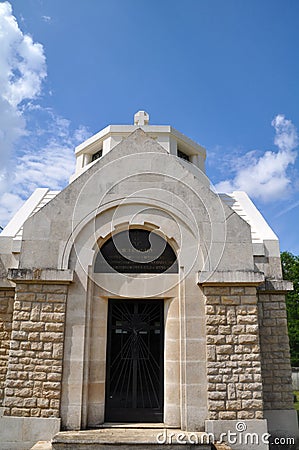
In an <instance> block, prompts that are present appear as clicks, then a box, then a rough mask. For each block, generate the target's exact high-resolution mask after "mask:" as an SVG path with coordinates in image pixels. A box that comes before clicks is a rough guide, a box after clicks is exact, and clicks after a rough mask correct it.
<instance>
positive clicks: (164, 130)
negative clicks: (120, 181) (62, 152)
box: [75, 125, 206, 158]
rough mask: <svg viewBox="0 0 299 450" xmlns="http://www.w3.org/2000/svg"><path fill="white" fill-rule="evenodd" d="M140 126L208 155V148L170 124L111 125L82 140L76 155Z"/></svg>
mask: <svg viewBox="0 0 299 450" xmlns="http://www.w3.org/2000/svg"><path fill="white" fill-rule="evenodd" d="M138 128H141V129H142V130H143V131H144V132H145V133H147V134H148V135H149V136H151V135H153V134H154V135H156V134H159V135H161V134H164V135H168V136H173V137H175V138H176V139H178V140H179V141H181V142H183V143H184V144H186V145H187V146H189V147H192V149H193V151H194V153H195V154H200V155H202V156H203V157H204V158H205V157H206V149H205V148H204V147H202V146H201V145H200V144H198V143H197V142H194V141H193V140H192V139H190V138H189V137H188V136H185V135H184V134H183V133H180V132H179V131H178V130H176V129H175V128H173V127H171V126H170V125H141V126H140V125H109V126H107V127H106V128H104V129H102V130H101V131H99V132H98V133H96V134H94V135H93V136H91V137H90V138H88V139H87V140H86V141H84V142H82V144H80V145H78V146H77V147H76V150H75V154H76V157H78V156H79V155H80V154H81V153H92V151H93V150H94V149H96V148H97V146H98V143H99V142H100V141H102V140H104V139H107V138H108V137H110V136H115V135H117V134H119V135H121V136H124V137H127V136H129V135H130V134H131V133H133V132H134V131H136V130H137V129H138Z"/></svg>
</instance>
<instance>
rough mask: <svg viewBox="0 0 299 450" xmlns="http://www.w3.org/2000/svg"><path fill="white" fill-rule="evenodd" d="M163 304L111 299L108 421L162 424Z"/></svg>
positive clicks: (161, 302)
mask: <svg viewBox="0 0 299 450" xmlns="http://www.w3.org/2000/svg"><path fill="white" fill-rule="evenodd" d="M163 323H164V319H163V301H160V300H109V309H108V340H107V360H106V361H107V370H106V412H105V420H106V422H162V421H163V347H164V333H163V331H164V326H163Z"/></svg>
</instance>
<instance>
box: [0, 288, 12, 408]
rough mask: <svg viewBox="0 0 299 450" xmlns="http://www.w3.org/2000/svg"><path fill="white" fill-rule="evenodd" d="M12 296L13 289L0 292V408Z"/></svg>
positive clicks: (5, 370)
mask: <svg viewBox="0 0 299 450" xmlns="http://www.w3.org/2000/svg"><path fill="white" fill-rule="evenodd" d="M14 296H15V291H14V289H11V290H8V289H5V290H0V406H2V405H3V397H4V385H5V379H6V372H7V361H8V354H9V345H10V335H11V323H12V311H13V302H14Z"/></svg>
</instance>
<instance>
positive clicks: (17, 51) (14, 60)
mask: <svg viewBox="0 0 299 450" xmlns="http://www.w3.org/2000/svg"><path fill="white" fill-rule="evenodd" d="M0 68H1V70H0V139H1V147H0V164H1V165H0V171H1V169H2V170H3V166H4V165H5V164H6V163H7V161H8V158H9V156H10V154H11V152H12V150H13V146H14V144H15V143H16V142H17V140H18V139H19V138H20V137H21V136H23V135H25V134H26V120H25V117H24V114H23V108H24V105H21V103H22V102H24V101H26V100H32V99H34V98H36V97H37V96H38V95H39V94H40V91H41V84H42V81H43V79H44V78H45V77H46V60H45V56H44V52H43V47H42V45H41V44H38V43H34V42H33V40H32V38H31V37H30V36H28V35H26V34H23V33H22V31H21V30H20V28H19V26H18V23H17V21H16V19H15V17H14V16H13V15H12V8H11V5H10V4H9V3H8V2H4V3H0Z"/></svg>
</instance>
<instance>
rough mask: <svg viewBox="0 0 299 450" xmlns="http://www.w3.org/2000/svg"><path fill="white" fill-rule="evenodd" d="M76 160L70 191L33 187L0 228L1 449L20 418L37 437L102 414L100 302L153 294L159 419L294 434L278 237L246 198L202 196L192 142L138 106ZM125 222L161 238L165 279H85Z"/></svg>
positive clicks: (192, 427) (168, 423) (206, 187)
mask: <svg viewBox="0 0 299 450" xmlns="http://www.w3.org/2000/svg"><path fill="white" fill-rule="evenodd" d="M178 151H179V153H178ZM177 154H179V156H180V157H178V156H177ZM92 155H96V157H94V161H92V159H93V156H92ZM76 158H77V168H76V173H75V175H74V176H73V177H72V182H71V183H70V185H69V186H68V187H66V188H65V189H64V190H63V191H62V192H60V193H57V192H53V193H52V192H51V191H48V190H44V189H41V190H38V191H37V192H36V193H34V194H33V196H32V197H31V198H30V199H29V200H28V202H27V204H25V206H24V207H23V208H22V210H21V211H20V213H19V214H18V215H17V216H15V218H14V219H12V221H11V222H10V224H8V226H7V227H6V228H5V229H4V231H3V232H2V234H1V235H0V252H1V255H0V258H1V259H0V276H1V278H0V302H1V303H0V306H1V319H2V329H1V331H2V337H3V340H2V343H1V358H2V362H1V378H0V394H1V395H0V401H1V406H2V412H3V417H2V418H0V430H1V423H2V424H4V423H5V427H7V422H8V421H10V423H14V425H11V426H12V427H14V429H15V430H16V431H15V436H14V437H13V436H12V437H11V442H10V443H8V444H7V448H20V447H18V446H17V445H18V444H15V445H16V446H15V447H13V446H12V445H14V444H12V442H13V441H15V442H17V441H18V439H19V440H20V436H21V434H20V427H21V428H22V427H24V423H26V420H27V421H28V424H30V423H31V422H30V421H31V420H32V418H34V420H35V421H40V423H43V424H44V425H43V426H42V427H41V430H44V429H45V424H47V423H48V424H49V427H48V430H51V432H50V434H51V433H52V434H55V432H57V431H58V429H59V428H60V427H61V428H62V429H68V430H80V429H86V428H88V427H97V426H99V425H101V424H103V423H104V422H105V408H106V405H107V403H106V402H107V398H106V396H105V390H106V384H107V373H108V372H107V367H106V357H107V356H106V347H107V333H108V331H107V330H108V325H107V323H108V304H109V301H110V299H119V300H122V301H124V302H125V301H126V300H128V299H135V300H138V299H139V300H141V299H154V300H159V301H161V302H163V305H164V307H163V308H164V330H163V335H164V340H163V362H162V365H163V374H164V375H163V420H162V423H163V424H164V426H165V427H175V428H176V429H181V430H187V431H208V432H213V433H215V434H216V435H217V434H220V433H222V432H224V431H225V430H226V429H230V430H235V427H236V423H237V422H238V421H240V420H241V421H243V422H244V423H245V424H247V425H248V427H249V429H258V430H259V432H260V433H265V432H267V430H270V433H274V432H275V431H276V430H275V427H276V423H277V417H280V418H281V419H282V420H280V423H282V426H281V429H280V430H279V433H280V434H282V435H288V436H290V435H294V436H295V435H296V433H297V430H296V415H295V412H294V411H293V409H292V408H293V406H292V385H291V368H290V362H289V346H288V336H287V324H286V311H285V301H284V293H285V292H286V291H287V290H289V289H290V288H291V286H290V284H289V283H287V282H284V281H283V280H282V275H281V267H280V257H279V245H278V239H277V237H276V236H275V235H274V233H273V232H272V230H271V229H270V227H269V226H268V225H267V224H266V222H265V220H264V219H263V218H262V216H261V215H260V213H259V212H258V211H257V210H256V208H255V207H254V205H253V204H252V203H251V201H250V200H249V198H248V197H247V196H246V194H245V193H232V194H223V195H220V196H219V195H217V194H215V193H214V192H213V191H212V190H211V188H210V183H209V180H208V179H207V177H206V175H205V171H204V160H205V150H204V149H203V147H201V146H199V145H198V144H196V143H194V142H193V141H191V140H190V139H189V138H187V137H185V136H184V135H182V134H181V133H179V132H178V131H176V130H174V129H173V128H171V127H168V126H151V125H149V117H148V114H147V113H145V112H143V111H141V112H139V113H137V114H136V115H135V119H134V125H124V126H109V127H107V128H105V129H104V130H102V131H101V132H99V133H98V134H96V135H95V136H93V137H92V138H90V139H88V140H87V141H86V142H85V143H83V144H81V145H80V146H79V147H78V148H77V149H76ZM129 229H130V230H131V229H140V230H148V231H149V232H151V233H155V234H157V235H159V236H161V237H162V238H163V240H164V242H165V244H167V245H169V246H170V247H171V248H172V249H173V251H174V252H175V254H176V260H177V264H178V270H177V272H176V273H167V272H164V273H163V272H161V273H154V274H150V273H119V272H117V271H114V272H111V273H96V272H95V270H94V264H95V258H96V255H97V253H98V252H99V249H101V248H102V246H103V245H104V244H105V243H106V242H108V240H109V239H110V238H111V237H112V238H113V236H115V235H116V234H117V233H120V232H121V231H124V230H129ZM106 395H107V394H106ZM284 417H287V420H285V421H284V420H283V418H284ZM124 421H125V420H124ZM28 427H29V425H28ZM46 427H47V426H46ZM29 428H30V427H29ZM29 428H28V429H29ZM22 429H23V428H22ZM43 433H45V431H43ZM6 434H7V433H6ZM36 437H37V436H36V433H35V434H34V433H31V435H30V433H29V436H28V439H27V440H28V442H30V441H32V442H33V441H34V439H35V440H37V439H36ZM50 437H51V436H50ZM47 438H49V436H48V435H47V436H44V435H40V436H39V439H47ZM6 439H7V442H8V440H9V439H8V437H7V436H6ZM9 445H10V446H11V447H8V446H9ZM24 448H25V447H24ZM27 448H28V447H27ZM232 448H235V449H236V450H241V449H243V448H250V447H248V446H247V447H243V446H242V445H241V444H237V445H236V446H233V447H232ZM254 448H259V449H266V448H268V446H267V445H266V444H261V445H260V446H258V447H254Z"/></svg>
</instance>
